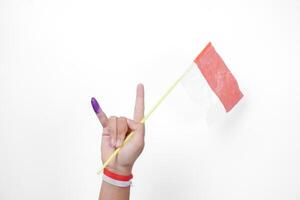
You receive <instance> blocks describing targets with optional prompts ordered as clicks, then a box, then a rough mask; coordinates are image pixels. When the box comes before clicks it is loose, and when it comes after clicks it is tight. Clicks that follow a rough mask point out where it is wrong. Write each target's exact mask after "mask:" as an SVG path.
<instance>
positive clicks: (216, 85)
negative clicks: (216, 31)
mask: <svg viewBox="0 0 300 200" xmlns="http://www.w3.org/2000/svg"><path fill="white" fill-rule="evenodd" d="M194 67H197V68H198V69H199V70H200V71H199V72H200V73H201V75H202V76H203V77H204V78H205V80H206V81H207V83H208V86H209V87H210V89H211V90H212V91H213V93H214V94H215V95H216V96H217V97H218V98H219V100H220V101H221V103H222V104H223V106H224V108H225V110H226V112H229V111H230V110H231V109H232V108H233V107H234V106H235V105H236V104H237V103H238V101H239V100H240V99H241V98H242V97H243V94H242V92H241V91H240V89H239V86H238V83H237V81H236V79H235V78H234V76H233V75H232V73H231V72H230V70H229V69H228V68H227V66H226V65H225V63H224V61H223V60H222V58H221V57H220V56H219V54H218V53H217V52H216V51H215V49H214V47H213V46H212V44H211V43H208V45H206V47H205V48H204V49H203V50H202V51H201V53H200V54H199V55H198V56H197V57H196V59H195V60H194V62H193V63H192V64H191V66H190V67H188V69H187V70H186V71H185V72H184V73H183V74H182V75H181V76H180V77H179V78H178V79H177V80H176V81H175V82H174V83H173V84H172V85H171V86H170V87H169V88H168V90H167V91H166V92H165V93H164V94H163V95H162V97H161V98H160V99H159V100H158V101H157V102H156V104H155V105H154V106H153V107H152V108H151V109H150V110H149V112H148V113H147V114H146V115H145V116H144V117H143V119H142V120H141V121H140V123H142V124H143V123H145V121H146V120H147V119H148V118H149V117H150V116H151V115H152V113H153V112H154V111H155V110H156V109H157V108H158V106H159V105H160V104H161V103H162V102H163V101H164V100H165V99H166V97H167V96H168V95H169V94H170V93H171V92H172V91H173V90H174V88H175V87H176V86H177V85H178V83H180V82H181V81H182V80H183V79H184V77H185V76H186V75H187V74H188V73H189V72H190V71H191V70H192V69H193V68H194ZM133 134H134V132H133V131H132V132H131V133H130V134H129V135H127V137H126V138H125V140H124V142H123V143H122V144H121V146H120V147H118V148H117V149H116V150H115V151H114V152H113V153H112V154H111V155H110V156H109V158H108V159H107V160H106V161H105V162H104V164H103V166H102V167H101V169H99V170H98V171H97V174H100V173H101V171H102V170H103V169H104V168H105V167H107V165H108V164H109V163H110V162H111V161H112V160H113V158H114V157H115V156H116V155H117V154H118V153H119V152H120V151H121V149H122V147H123V146H124V145H126V144H127V143H128V141H129V140H130V139H131V138H132V136H133Z"/></svg>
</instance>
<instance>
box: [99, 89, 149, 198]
mask: <svg viewBox="0 0 300 200" xmlns="http://www.w3.org/2000/svg"><path fill="white" fill-rule="evenodd" d="M97 117H98V119H99V121H100V123H101V125H102V127H103V133H102V142H101V159H102V162H103V163H104V162H105V161H106V160H107V159H108V158H109V156H110V155H111V154H112V153H113V151H114V150H115V149H116V148H118V147H119V146H121V144H122V143H123V141H124V140H125V138H126V135H127V134H129V133H130V132H131V131H134V135H133V137H132V138H131V139H130V141H129V142H128V143H127V144H126V145H125V146H124V147H122V149H121V151H120V152H119V154H118V155H117V156H116V157H115V159H114V160H112V161H111V163H109V165H108V166H107V168H108V169H109V170H110V171H112V172H114V173H116V174H120V175H125V176H128V175H130V174H131V173H132V168H133V165H134V162H135V161H136V159H137V158H138V157H139V155H140V154H141V153H142V151H143V148H144V138H145V127H144V124H141V123H140V121H141V120H142V119H143V117H144V86H143V85H142V84H139V85H138V86H137V92H136V102H135V108H134V117H133V120H131V119H128V118H126V117H116V116H111V117H109V118H108V117H107V116H106V114H105V113H104V112H103V110H101V111H100V112H99V113H98V114H97ZM129 195H130V186H129V187H125V188H122V187H117V186H114V185H111V184H109V183H106V182H104V181H102V185H101V190H100V194H99V200H128V199H129Z"/></svg>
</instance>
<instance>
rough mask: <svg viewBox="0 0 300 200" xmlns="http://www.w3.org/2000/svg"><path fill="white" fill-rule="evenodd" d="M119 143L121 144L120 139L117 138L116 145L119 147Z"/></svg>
mask: <svg viewBox="0 0 300 200" xmlns="http://www.w3.org/2000/svg"><path fill="white" fill-rule="evenodd" d="M121 144H122V142H121V140H120V139H118V140H117V147H120V146H121Z"/></svg>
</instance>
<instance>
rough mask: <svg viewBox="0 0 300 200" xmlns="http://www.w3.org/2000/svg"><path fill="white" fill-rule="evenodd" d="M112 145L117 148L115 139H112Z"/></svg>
mask: <svg viewBox="0 0 300 200" xmlns="http://www.w3.org/2000/svg"><path fill="white" fill-rule="evenodd" d="M110 144H111V146H112V147H115V146H116V141H115V139H114V138H111V140H110Z"/></svg>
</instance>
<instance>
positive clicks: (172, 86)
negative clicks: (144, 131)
mask: <svg viewBox="0 0 300 200" xmlns="http://www.w3.org/2000/svg"><path fill="white" fill-rule="evenodd" d="M193 67H194V65H193V64H191V66H190V67H188V69H187V70H185V71H184V72H183V73H182V74H181V76H179V78H177V79H176V80H175V81H174V83H173V84H172V85H171V86H170V87H169V88H168V89H167V90H166V91H165V93H164V94H163V95H162V96H161V97H160V98H159V100H158V101H157V102H156V104H154V106H153V107H152V108H151V109H150V110H149V111H148V113H147V114H146V115H145V116H144V117H143V119H142V120H141V121H140V123H142V124H143V123H145V121H146V120H147V119H148V118H149V117H150V116H151V115H152V113H153V112H154V111H155V110H156V109H157V108H158V106H159V105H160V104H161V103H162V102H163V101H164V100H165V99H166V97H167V96H168V95H169V94H170V93H171V92H172V91H173V89H174V88H175V87H176V86H177V85H178V83H179V82H180V81H181V80H182V79H183V78H184V77H185V76H186V75H187V74H188V73H189V72H190V71H191V70H192V68H193ZM133 134H134V131H132V132H131V133H130V134H129V135H127V137H126V139H125V140H124V142H123V143H122V144H121V146H120V147H119V148H117V149H116V150H115V151H114V152H113V153H112V154H111V155H110V156H109V158H108V159H107V160H106V161H105V162H104V164H103V166H102V167H101V168H100V169H99V170H98V171H97V174H100V173H101V172H102V170H103V169H104V168H105V167H107V165H108V164H109V163H110V162H111V160H112V159H113V158H114V157H115V156H116V155H117V154H118V153H119V152H120V150H121V148H122V147H123V146H124V145H126V144H127V143H128V141H129V140H130V139H131V138H132V136H133Z"/></svg>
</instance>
